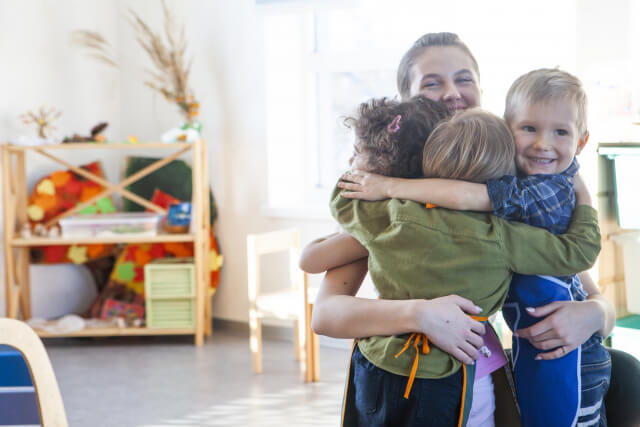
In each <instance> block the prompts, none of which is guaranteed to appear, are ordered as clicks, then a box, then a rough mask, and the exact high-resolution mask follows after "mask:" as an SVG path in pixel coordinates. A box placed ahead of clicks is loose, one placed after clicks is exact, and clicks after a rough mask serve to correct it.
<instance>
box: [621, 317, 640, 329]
mask: <svg viewBox="0 0 640 427" xmlns="http://www.w3.org/2000/svg"><path fill="white" fill-rule="evenodd" d="M616 326H617V327H620V328H629V329H640V315H638V314H634V315H631V316H627V317H621V318H620V319H618V320H616Z"/></svg>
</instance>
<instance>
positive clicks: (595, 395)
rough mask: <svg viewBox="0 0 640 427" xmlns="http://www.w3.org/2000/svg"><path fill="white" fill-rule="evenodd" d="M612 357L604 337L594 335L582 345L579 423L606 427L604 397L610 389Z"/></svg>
mask: <svg viewBox="0 0 640 427" xmlns="http://www.w3.org/2000/svg"><path fill="white" fill-rule="evenodd" d="M610 377H611V357H610V356H609V352H608V351H607V349H606V348H604V346H603V345H602V337H601V336H600V335H598V334H594V335H593V336H592V337H591V338H589V339H588V340H587V341H585V343H584V344H582V354H581V363H580V379H581V390H582V393H581V399H580V412H579V417H578V423H586V424H588V425H594V426H601V427H606V425H607V414H606V411H605V405H604V396H605V395H606V394H607V390H608V389H609V381H610Z"/></svg>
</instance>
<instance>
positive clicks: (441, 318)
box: [415, 295, 485, 365]
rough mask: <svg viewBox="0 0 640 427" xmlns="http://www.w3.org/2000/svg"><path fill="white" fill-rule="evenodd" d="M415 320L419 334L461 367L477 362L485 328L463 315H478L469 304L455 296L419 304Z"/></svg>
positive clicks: (472, 305)
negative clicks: (456, 360) (421, 306)
mask: <svg viewBox="0 0 640 427" xmlns="http://www.w3.org/2000/svg"><path fill="white" fill-rule="evenodd" d="M420 303H421V304H423V307H424V309H419V310H418V311H417V312H416V313H415V316H416V319H417V321H418V322H419V326H420V328H419V331H420V332H422V333H424V334H425V335H426V336H427V337H428V338H429V340H430V341H431V342H432V343H433V344H435V345H436V346H438V347H440V348H441V349H442V350H444V351H446V352H447V353H449V354H450V355H452V356H453V357H455V358H456V359H458V360H459V361H461V362H462V363H466V364H467V365H469V364H472V363H473V361H474V360H476V359H477V358H478V349H479V348H480V347H482V346H483V345H484V341H483V339H482V335H484V333H485V327H484V325H483V324H482V323H480V322H478V321H476V320H473V319H472V318H471V317H469V316H468V315H467V313H469V314H478V313H480V312H481V311H482V309H481V308H480V307H476V306H475V305H474V304H473V303H472V302H471V301H469V300H468V299H466V298H462V297H460V296H458V295H447V296H444V297H439V298H434V299H431V300H424V301H420Z"/></svg>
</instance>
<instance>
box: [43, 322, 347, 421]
mask: <svg viewBox="0 0 640 427" xmlns="http://www.w3.org/2000/svg"><path fill="white" fill-rule="evenodd" d="M192 342H193V341H192V338H191V337H140V338H136V337H127V338H107V339H104V338H100V339H93V338H90V339H64V340H63V339H53V340H52V339H49V340H45V345H46V348H47V351H48V352H49V357H50V358H51V361H52V364H53V368H54V370H55V373H56V377H57V379H58V384H59V386H60V390H61V393H62V398H63V400H64V405H65V409H66V412H67V417H68V419H69V424H70V426H72V427H76V426H78V427H80V426H82V427H84V426H91V427H102V426H105V427H113V426H118V427H120V426H123V427H128V426H145V427H151V426H157V427H160V426H183V427H185V426H296V427H305V426H335V425H338V424H339V412H340V404H341V399H342V390H343V386H344V375H345V372H346V367H347V363H348V357H349V354H348V353H349V351H348V350H346V349H335V348H327V347H321V349H320V357H321V361H320V370H321V372H320V376H321V381H320V382H318V383H313V384H305V383H303V382H302V381H301V378H300V374H299V368H298V364H297V362H296V361H295V360H294V358H293V348H292V344H291V342H287V341H283V340H277V339H273V337H272V338H271V339H268V340H265V341H264V360H263V365H264V373H263V374H261V375H255V374H253V372H252V369H251V356H250V352H249V344H248V334H247V332H246V330H242V329H240V328H237V327H235V328H230V327H229V326H226V327H222V328H220V327H217V328H216V329H214V334H213V337H212V338H210V339H208V340H207V342H206V343H205V345H204V346H202V347H200V348H197V347H195V346H193V344H192Z"/></svg>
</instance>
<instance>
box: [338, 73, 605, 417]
mask: <svg viewBox="0 0 640 427" xmlns="http://www.w3.org/2000/svg"><path fill="white" fill-rule="evenodd" d="M586 104H587V100H586V94H585V93H584V90H583V88H582V85H581V83H580V81H579V80H578V79H577V78H576V77H574V76H572V75H570V74H569V73H566V72H564V71H560V70H557V69H540V70H534V71H532V72H529V73H527V74H525V75H523V76H521V77H519V78H518V79H517V80H516V81H515V82H514V83H513V85H512V86H511V88H510V89H509V92H508V94H507V101H506V108H505V120H506V121H507V123H508V125H509V127H510V128H511V131H512V132H513V135H514V139H515V143H516V165H517V167H518V171H519V175H518V176H504V177H502V178H499V179H495V180H490V181H488V182H487V184H486V185H484V184H474V183H469V182H464V181H455V180H445V179H438V178H439V177H427V178H428V179H421V180H407V179H398V178H388V177H381V176H378V175H374V174H369V173H363V172H359V171H354V172H352V173H351V174H349V175H348V176H345V177H343V179H344V180H345V182H342V183H340V184H339V186H340V187H342V188H344V189H347V190H351V193H346V194H343V197H352V198H359V199H365V200H380V199H384V198H400V199H408V200H415V201H418V202H423V203H433V204H435V205H438V206H441V207H445V208H450V209H459V210H476V211H492V212H493V213H494V214H495V215H496V216H499V217H502V218H505V219H509V220H515V221H522V222H525V223H527V224H530V225H534V226H538V227H543V228H546V229H547V230H549V231H550V232H552V233H554V234H559V233H564V232H565V231H566V229H567V226H568V224H569V221H570V219H571V215H572V212H573V209H574V207H575V190H574V178H575V184H576V185H583V183H582V182H581V180H580V178H579V177H577V178H576V173H577V171H578V168H579V166H578V163H577V162H576V160H575V155H576V154H579V153H580V151H582V149H583V148H584V146H585V144H586V143H587V140H588V137H589V133H588V132H587V126H586ZM454 145H455V144H454ZM434 178H435V179H434ZM523 244H526V242H523ZM582 276H583V280H584V281H585V285H586V286H587V291H585V289H584V287H583V285H582V283H581V280H580V278H578V276H569V277H548V276H521V275H516V276H514V278H513V281H512V283H511V286H510V291H509V296H508V298H507V302H506V303H505V305H504V308H503V316H504V318H505V320H506V321H507V323H508V324H509V326H510V327H511V329H512V330H513V331H516V330H518V329H522V328H528V327H530V326H531V325H533V324H535V323H536V322H538V320H539V319H538V318H537V317H533V316H532V315H531V314H532V313H534V312H535V307H540V306H543V305H547V304H549V303H551V302H553V301H583V300H585V299H586V298H587V295H588V294H591V293H594V292H597V288H596V287H595V284H593V281H592V280H591V279H590V278H589V277H588V275H586V274H585V273H582ZM542 336H543V338H544V334H542ZM547 339H548V338H547ZM549 343H551V344H556V345H552V346H550V347H548V348H547V350H550V349H554V348H555V350H554V351H553V352H552V354H553V356H548V355H545V354H543V353H539V351H538V350H537V349H536V348H535V347H533V345H532V344H531V343H530V341H529V340H528V339H526V338H522V337H518V336H517V335H514V337H513V359H514V360H513V362H514V373H515V379H516V389H517V394H518V401H519V403H520V409H521V415H522V421H523V426H524V427H532V426H533V427H538V426H544V427H547V426H549V425H553V426H558V427H564V426H575V425H589V426H593V425H600V426H606V425H607V424H606V415H605V408H604V403H603V398H604V395H605V394H606V391H607V389H608V385H609V376H610V371H611V361H610V358H609V354H608V352H607V351H606V349H604V347H603V346H602V336H601V335H600V334H598V333H596V334H594V335H593V336H591V337H590V338H589V339H587V341H585V342H584V343H583V344H582V345H581V346H578V348H576V349H572V348H570V347H569V346H568V345H562V344H564V343H562V342H560V340H555V341H554V340H549ZM557 356H562V357H560V358H552V357H557ZM542 359H545V360H542Z"/></svg>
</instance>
